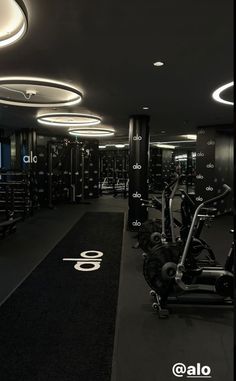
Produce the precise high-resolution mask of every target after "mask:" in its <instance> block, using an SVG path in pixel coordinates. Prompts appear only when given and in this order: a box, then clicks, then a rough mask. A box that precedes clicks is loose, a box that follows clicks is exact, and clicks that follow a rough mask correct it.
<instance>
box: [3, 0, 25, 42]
mask: <svg viewBox="0 0 236 381" xmlns="http://www.w3.org/2000/svg"><path fill="white" fill-rule="evenodd" d="M27 24H28V22H27V14H26V10H25V7H24V4H23V3H22V2H19V1H16V0H1V1H0V48H3V47H5V46H8V45H11V44H13V43H15V42H16V41H18V40H20V39H21V38H22V37H23V36H24V34H25V33H26V30H27Z"/></svg>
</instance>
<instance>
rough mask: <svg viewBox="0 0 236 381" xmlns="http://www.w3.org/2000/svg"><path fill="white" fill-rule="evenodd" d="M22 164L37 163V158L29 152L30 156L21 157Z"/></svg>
mask: <svg viewBox="0 0 236 381" xmlns="http://www.w3.org/2000/svg"><path fill="white" fill-rule="evenodd" d="M23 162H24V163H25V164H29V163H35V164H36V163H37V162H38V158H37V156H33V152H32V151H30V156H29V155H25V156H23Z"/></svg>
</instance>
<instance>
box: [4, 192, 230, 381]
mask: <svg viewBox="0 0 236 381" xmlns="http://www.w3.org/2000/svg"><path fill="white" fill-rule="evenodd" d="M89 210H91V211H126V210H127V200H123V199H121V198H116V199H114V198H113V197H109V196H106V197H104V196H103V197H101V198H100V199H98V200H94V201H93V202H92V203H91V204H90V205H64V206H60V207H58V208H57V209H55V210H42V211H40V212H38V213H37V214H35V216H34V217H32V218H31V219H28V220H27V221H25V222H24V223H21V224H20V225H18V229H17V232H16V233H15V234H14V235H12V236H9V237H8V238H7V239H5V240H3V241H0V303H1V302H2V301H4V300H5V299H6V298H7V297H8V295H9V294H10V293H11V292H13V291H14V289H15V288H16V287H17V286H18V285H19V284H20V283H21V282H22V281H23V280H24V279H25V277H27V275H28V274H29V273H30V272H31V271H32V270H33V269H34V268H35V267H36V266H37V264H38V263H39V262H41V261H42V259H43V258H44V257H45V256H46V255H47V254H48V253H49V252H50V250H51V249H52V248H53V247H54V246H55V245H56V243H57V242H58V241H60V240H61V238H62V237H63V236H64V235H65V234H66V233H67V232H68V231H69V230H70V228H71V227H72V226H73V225H74V224H75V222H76V221H77V220H78V219H79V218H80V217H81V216H82V215H83V213H84V212H85V211H89ZM232 223H233V221H232V217H230V216H224V217H219V218H217V219H216V220H215V221H214V224H213V226H212V227H211V229H209V230H206V231H205V232H204V236H206V237H207V241H208V243H210V244H211V245H212V247H213V249H214V250H215V252H216V255H217V256H218V257H219V258H220V259H222V256H223V253H225V251H226V250H228V249H229V247H230V241H231V239H232V237H231V236H230V234H229V233H228V230H229V229H230V227H231V224H232ZM133 236H134V234H133V233H130V232H125V233H124V241H123V253H122V263H121V275H120V289H119V302H118V310H117V322H116V337H115V352H114V361H113V374H112V381H146V380H151V381H165V380H166V381H169V380H172V379H173V380H174V379H176V378H175V377H173V376H172V372H171V369H172V366H173V365H174V364H175V363H177V362H183V363H185V364H186V365H187V366H188V365H195V364H196V363H198V362H200V363H201V364H202V365H208V366H210V367H211V368H212V380H213V381H222V380H225V381H232V380H233V373H232V372H233V370H232V368H233V313H232V310H231V309H230V310H228V309H227V310H226V309H225V308H219V307H218V308H217V307H211V308H206V307H199V308H190V307H178V308H174V311H173V314H172V315H171V317H170V319H168V320H164V321H163V320H159V319H158V317H157V316H156V315H155V313H153V312H152V308H151V302H150V298H149V288H148V286H147V284H146V283H145V281H144V279H143V276H142V261H143V259H142V256H141V252H140V250H135V249H133V248H132V245H133V243H134V239H133Z"/></svg>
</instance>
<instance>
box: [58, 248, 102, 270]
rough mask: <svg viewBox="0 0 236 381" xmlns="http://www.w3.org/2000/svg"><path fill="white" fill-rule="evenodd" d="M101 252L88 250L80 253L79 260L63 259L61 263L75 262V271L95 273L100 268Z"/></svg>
mask: <svg viewBox="0 0 236 381" xmlns="http://www.w3.org/2000/svg"><path fill="white" fill-rule="evenodd" d="M102 257H103V252H102V251H97V250H88V251H83V252H82V253H80V258H63V259H62V260H63V261H70V262H76V264H75V265H74V269H75V270H77V271H97V270H98V269H100V267H101V262H102V259H101V258H102Z"/></svg>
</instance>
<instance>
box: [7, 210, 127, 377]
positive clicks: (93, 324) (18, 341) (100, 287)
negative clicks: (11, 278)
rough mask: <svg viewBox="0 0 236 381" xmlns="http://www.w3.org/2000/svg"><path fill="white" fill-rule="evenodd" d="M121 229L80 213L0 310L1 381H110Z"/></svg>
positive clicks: (115, 221)
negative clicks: (71, 226) (74, 223)
mask: <svg viewBox="0 0 236 381" xmlns="http://www.w3.org/2000/svg"><path fill="white" fill-rule="evenodd" d="M123 223H124V214H123V213H107V212H89V213H86V214H85V215H84V216H83V217H82V218H81V219H80V220H79V222H78V223H77V224H76V225H75V226H74V227H73V228H72V230H71V231H70V232H69V233H68V234H67V235H66V236H65V237H64V238H63V239H62V241H61V242H59V243H58V245H57V246H56V247H55V248H54V249H53V250H52V252H51V253H50V254H49V255H48V256H47V257H46V258H45V259H44V260H43V262H42V263H41V264H40V265H39V266H38V267H37V268H36V269H35V270H34V271H33V272H32V273H31V274H30V276H29V277H28V278H27V279H26V280H25V281H24V282H23V283H22V284H21V285H20V286H19V287H18V289H17V290H16V291H15V292H14V293H13V294H12V295H11V297H10V298H9V299H8V300H7V301H6V302H5V303H4V304H3V305H2V307H1V308H0V358H1V362H0V376H1V377H0V378H1V381H15V380H18V381H32V380H36V381H47V380H56V379H58V380H61V381H63V380H65V381H66V380H71V381H77V380H80V381H87V380H94V381H96V380H97V381H100V380H104V381H109V380H110V376H111V367H112V355H113V342H114V334H115V319H116V307H117V297H118V286H119V270H120V257H121V249H122V237H123ZM82 252H84V255H85V256H86V257H87V258H86V259H84V255H82V254H81V253H82ZM97 255H98V256H99V259H97V260H96V259H92V258H93V257H94V256H95V257H96V256H97ZM100 255H101V257H100ZM81 258H82V259H81ZM75 259H76V260H75ZM85 261H86V262H85ZM91 261H92V262H93V264H92V265H91ZM98 261H99V262H98ZM89 263H90V264H89ZM94 266H95V267H96V266H100V267H99V268H98V269H97V270H95V271H91V268H93V267H94ZM81 270H82V271H81ZM89 270H90V271H89Z"/></svg>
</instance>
